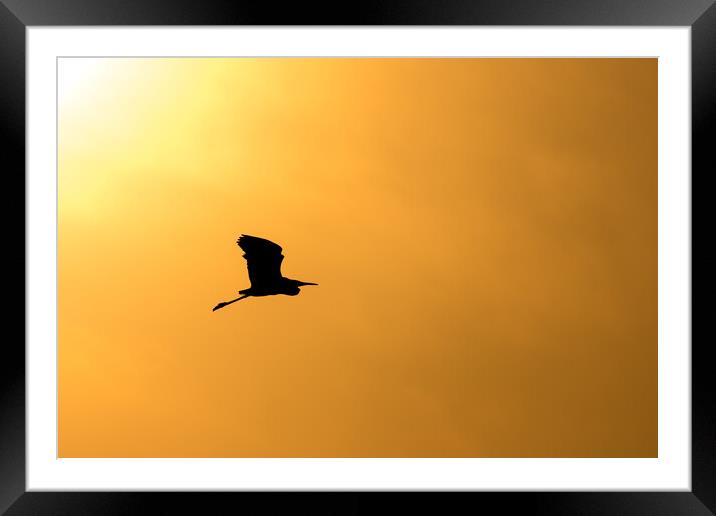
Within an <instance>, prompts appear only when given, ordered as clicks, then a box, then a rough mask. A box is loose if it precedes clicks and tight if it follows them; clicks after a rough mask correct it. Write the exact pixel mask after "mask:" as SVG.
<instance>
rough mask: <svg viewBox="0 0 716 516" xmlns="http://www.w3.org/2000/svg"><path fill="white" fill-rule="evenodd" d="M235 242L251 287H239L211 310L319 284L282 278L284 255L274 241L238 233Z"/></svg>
mask: <svg viewBox="0 0 716 516" xmlns="http://www.w3.org/2000/svg"><path fill="white" fill-rule="evenodd" d="M236 243H237V244H239V247H240V248H241V250H242V251H244V258H246V266H247V268H248V269H249V280H250V281H251V287H250V288H247V289H244V290H239V294H241V296H240V297H237V298H236V299H232V300H231V301H225V302H223V303H219V304H218V305H216V306H215V307H214V309H213V310H212V311H216V310H218V309H219V308H224V307H225V306H226V305H230V304H231V303H235V302H237V301H239V300H241V299H244V298H246V297H249V296H257V297H258V296H275V295H277V294H285V295H287V296H295V295H297V294H298V293H299V292H300V291H301V289H300V288H299V287H302V286H304V285H318V283H308V282H306V281H298V280H294V279H289V278H284V277H283V276H282V275H281V262H282V261H283V255H282V254H281V251H282V249H281V246H279V245H278V244H274V243H273V242H271V241H270V240H266V239H265V238H259V237H255V236H251V235H241V236H240V237H239V239H238V240H237V241H236Z"/></svg>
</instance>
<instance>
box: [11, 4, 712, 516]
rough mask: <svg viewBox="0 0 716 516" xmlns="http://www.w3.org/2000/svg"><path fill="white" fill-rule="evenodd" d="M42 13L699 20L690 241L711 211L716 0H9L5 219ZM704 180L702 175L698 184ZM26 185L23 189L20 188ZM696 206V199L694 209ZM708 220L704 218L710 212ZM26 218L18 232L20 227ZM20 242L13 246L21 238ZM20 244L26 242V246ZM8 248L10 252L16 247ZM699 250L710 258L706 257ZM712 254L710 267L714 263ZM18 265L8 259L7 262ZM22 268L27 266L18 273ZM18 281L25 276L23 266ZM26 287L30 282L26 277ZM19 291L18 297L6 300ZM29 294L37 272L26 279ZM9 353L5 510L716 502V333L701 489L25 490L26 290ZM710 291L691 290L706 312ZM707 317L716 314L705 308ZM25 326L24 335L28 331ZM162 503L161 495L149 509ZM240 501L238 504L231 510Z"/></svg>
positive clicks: (701, 443) (668, 506)
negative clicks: (278, 1)
mask: <svg viewBox="0 0 716 516" xmlns="http://www.w3.org/2000/svg"><path fill="white" fill-rule="evenodd" d="M43 25H45V26H46V25H53V26H54V25H77V26H82V25H97V26H101V25H193V26H197V25H576V26H596V25H604V26H620V25H621V26H629V25H642V26H651V25H657V26H689V27H691V29H692V31H691V45H692V46H691V51H692V56H691V59H692V60H691V73H692V175H691V180H692V183H691V184H692V242H693V235H694V231H696V230H697V229H699V230H700V231H701V232H702V233H703V232H704V230H701V229H700V228H701V227H702V226H703V227H708V226H709V224H708V223H704V222H700V223H698V224H696V214H697V211H696V210H698V209H700V210H701V211H705V209H706V206H707V204H706V202H705V201H702V200H701V199H700V196H704V195H706V193H705V190H706V189H705V188H703V184H704V183H705V178H706V177H708V176H709V174H710V173H712V172H713V166H711V167H709V165H711V163H710V162H711V161H712V160H711V159H709V156H710V154H709V152H710V151H711V147H713V142H714V141H716V140H715V139H713V134H714V131H713V128H714V114H715V112H716V95H715V94H714V92H716V6H715V5H714V0H651V1H645V0H550V1H546V0H542V1H539V0H504V1H502V2H500V1H494V0H493V1H490V0H472V1H470V0H440V1H434V2H429V1H428V0H402V1H387V0H386V1H380V0H363V1H361V2H349V3H340V2H336V3H333V4H332V5H323V4H315V5H314V4H310V3H306V2H297V3H293V4H291V3H287V4H286V5H285V6H284V5H281V6H280V8H279V7H278V6H276V5H274V4H272V3H270V2H256V1H254V2H248V1H241V0H238V1H233V2H231V1H229V0H204V1H203V2H198V1H194V0H125V1H122V2H115V1H109V0H103V1H99V0H63V1H52V0H0V127H1V128H2V139H0V141H2V147H3V152H2V157H3V159H2V163H3V167H2V169H3V171H4V172H5V174H4V176H5V196H4V202H3V203H2V204H1V205H2V209H3V210H4V211H5V212H6V213H4V215H5V217H4V218H3V219H1V220H5V221H8V222H9V221H13V222H14V221H16V220H17V218H18V217H19V216H20V215H19V213H21V212H22V213H23V217H24V214H25V196H24V188H25V186H24V177H25V173H24V172H25V145H24V141H25V140H24V138H25V29H26V28H27V27H29V26H43ZM694 186H696V188H694ZM20 191H22V192H23V194H22V195H20V193H19V192H20ZM695 208H696V210H695ZM701 220H703V219H701ZM19 227H20V224H19V223H13V224H6V227H5V228H4V229H5V235H4V237H5V245H6V248H5V250H6V252H5V253H3V254H4V255H5V258H6V261H7V266H6V271H10V270H11V269H10V267H12V266H13V265H17V267H14V268H13V269H12V270H16V271H17V270H19V269H20V261H21V260H22V264H23V265H22V267H23V270H24V267H25V265H24V264H25V258H26V256H25V251H24V249H25V225H24V223H23V226H22V228H23V229H22V231H20V230H19V229H17V228H19ZM15 232H16V233H15ZM10 249H12V250H11V251H10ZM20 249H22V250H23V251H22V252H21V251H20ZM695 249H696V247H694V246H693V244H692V277H693V273H694V271H698V273H699V281H698V283H694V282H693V281H692V299H693V294H695V293H698V292H706V291H708V290H709V288H710V287H713V285H714V281H713V273H712V272H710V270H713V268H714V267H713V258H710V257H709V256H708V255H707V256H706V257H705V258H704V257H703V253H702V255H701V257H699V259H696V256H695V255H694V254H693V252H694V250H695ZM8 258H9V260H7V259H8ZM700 260H701V261H700ZM709 265H711V267H709ZM6 274H7V273H6ZM8 276H9V277H10V278H12V277H14V276H18V278H19V275H18V274H15V275H14V276H11V275H9V274H8V275H7V276H6V281H7V278H8ZM18 281H19V280H18ZM17 290H18V291H19V287H18V289H17ZM8 299H9V298H6V300H8ZM23 299H25V286H24V285H23ZM6 306H7V307H6V309H5V313H6V315H7V316H8V320H9V321H11V322H12V325H6V331H5V339H3V340H4V342H3V348H2V351H3V353H2V359H0V364H1V365H0V368H1V370H0V387H1V389H0V513H5V514H7V515H9V516H19V515H25V514H33V515H34V514H42V515H44V514H52V515H54V514H72V515H82V514H137V513H144V512H147V508H148V507H152V506H155V504H157V503H158V504H160V506H161V512H162V513H163V514H173V513H184V514H188V513H191V514H212V513H215V512H220V511H221V510H222V509H221V508H222V507H226V504H230V505H229V507H233V508H234V510H236V511H239V510H242V511H245V512H246V513H249V514H253V513H255V512H258V513H261V514H273V513H278V512H284V511H291V512H305V513H310V514H317V513H319V514H320V513H331V514H344V513H348V514H350V513H357V512H374V511H377V510H379V509H380V510H381V511H382V510H384V509H386V508H390V506H392V508H395V507H400V512H401V513H402V512H404V511H406V510H411V509H417V508H420V509H421V510H427V511H431V512H438V511H439V512H440V513H442V512H443V511H445V505H446V504H448V505H449V506H452V505H454V507H455V509H457V508H458V507H468V510H469V508H470V507H471V508H473V509H482V508H484V507H486V506H487V505H491V506H496V507H499V511H500V513H503V514H504V513H508V514H510V513H519V514H522V513H536V514H579V515H592V514H594V515H597V514H599V515H602V514H604V515H619V514H649V515H669V516H672V515H707V514H716V457H715V455H714V451H715V449H716V438H714V437H713V436H715V435H716V417H715V416H716V411H714V409H713V405H712V400H713V398H712V397H711V393H712V392H713V387H714V383H715V382H714V375H713V374H712V373H711V365H710V362H709V360H708V358H707V357H708V348H709V346H710V342H709V341H707V340H705V339H699V338H695V334H693V333H692V334H693V335H694V337H692V490H691V491H690V492H584V493H581V492H571V493H566V492H556V493H555V492H520V493H515V492H500V493H483V492H476V493H365V492H350V493H186V492H175V493H146V492H142V493H127V492H112V493H99V492H94V493H78V492H71V493H69V492H64V493H62V492H26V491H25V472H26V470H25V430H26V429H25V344H24V338H22V339H21V338H20V337H19V336H18V337H14V336H11V333H9V332H8V331H7V330H8V329H9V328H12V327H17V326H19V324H20V323H19V321H20V320H21V319H23V320H24V317H23V316H21V314H20V313H19V312H20V310H21V309H22V311H23V314H24V310H25V307H24V303H23V305H22V308H21V307H20V305H19V303H17V301H16V300H15V301H13V303H7V304H6ZM702 306H703V305H694V303H693V302H692V332H693V329H695V328H698V327H699V325H694V324H693V320H694V318H695V317H694V316H695V315H696V314H697V313H698V312H699V310H701V311H703V309H704V308H701V307H702ZM698 320H699V321H701V322H702V323H703V321H704V320H705V317H704V316H701V315H700V316H699V318H698ZM24 329H25V327H24V326H23V336H24ZM150 511H152V509H150ZM232 512H233V511H232Z"/></svg>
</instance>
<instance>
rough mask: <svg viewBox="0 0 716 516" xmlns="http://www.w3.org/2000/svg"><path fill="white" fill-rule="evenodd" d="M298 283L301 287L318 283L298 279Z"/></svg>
mask: <svg viewBox="0 0 716 516" xmlns="http://www.w3.org/2000/svg"><path fill="white" fill-rule="evenodd" d="M298 283H299V286H300V287H302V286H304V285H318V283H308V282H305V281H299V282H298Z"/></svg>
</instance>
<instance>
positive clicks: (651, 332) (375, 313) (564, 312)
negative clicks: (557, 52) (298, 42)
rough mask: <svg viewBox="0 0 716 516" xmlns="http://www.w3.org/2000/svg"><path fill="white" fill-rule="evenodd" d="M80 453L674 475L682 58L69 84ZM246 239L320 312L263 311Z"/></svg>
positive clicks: (75, 425) (66, 138) (65, 396)
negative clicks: (674, 112)
mask: <svg viewBox="0 0 716 516" xmlns="http://www.w3.org/2000/svg"><path fill="white" fill-rule="evenodd" d="M59 100H60V104H59V105H60V110H59V178H58V189H59V200H58V206H59V229H58V231H59V242H58V244H59V454H60V456H62V457H141V456H145V457H242V456H253V457H339V456H344V457H411V456H413V457H573V456H580V457H606V456H619V457H649V456H651V457H653V456H656V453H657V369H656V366H657V60H656V59H61V60H60V61H59ZM239 233H249V234H254V235H257V236H263V237H266V238H270V239H272V240H274V241H276V242H278V243H279V244H280V245H282V246H283V248H284V254H285V255H286V259H285V260H284V266H283V272H284V274H286V275H287V276H290V277H294V278H298V279H302V280H306V281H315V282H318V283H320V286H318V287H306V288H304V289H303V291H302V293H301V294H300V295H299V296H298V297H284V296H280V297H273V298H262V299H247V300H245V301H241V302H239V303H237V304H234V305H231V306H230V307H227V308H225V309H223V310H220V311H218V312H215V313H213V312H211V308H212V307H213V306H214V305H215V304H216V303H217V302H218V301H222V300H226V299H230V298H233V297H235V292H236V290H238V289H240V288H245V287H247V286H248V277H247V274H246V269H245V262H244V260H243V259H242V258H241V254H242V253H241V251H240V249H239V248H238V247H236V245H235V239H236V237H237V236H238V235H239Z"/></svg>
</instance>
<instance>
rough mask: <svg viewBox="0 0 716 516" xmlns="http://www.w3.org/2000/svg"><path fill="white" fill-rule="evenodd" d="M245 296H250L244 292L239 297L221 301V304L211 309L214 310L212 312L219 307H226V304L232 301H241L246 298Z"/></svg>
mask: <svg viewBox="0 0 716 516" xmlns="http://www.w3.org/2000/svg"><path fill="white" fill-rule="evenodd" d="M245 297H249V296H248V294H244V295H243V296H241V297H237V298H236V299H232V300H231V301H226V302H224V303H219V304H218V305H216V306H215V307H214V308H213V309H212V310H211V311H212V312H216V311H217V310H218V309H219V308H224V307H225V306H226V305H230V304H231V303H236V302H237V301H241V300H242V299H244V298H245Z"/></svg>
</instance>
